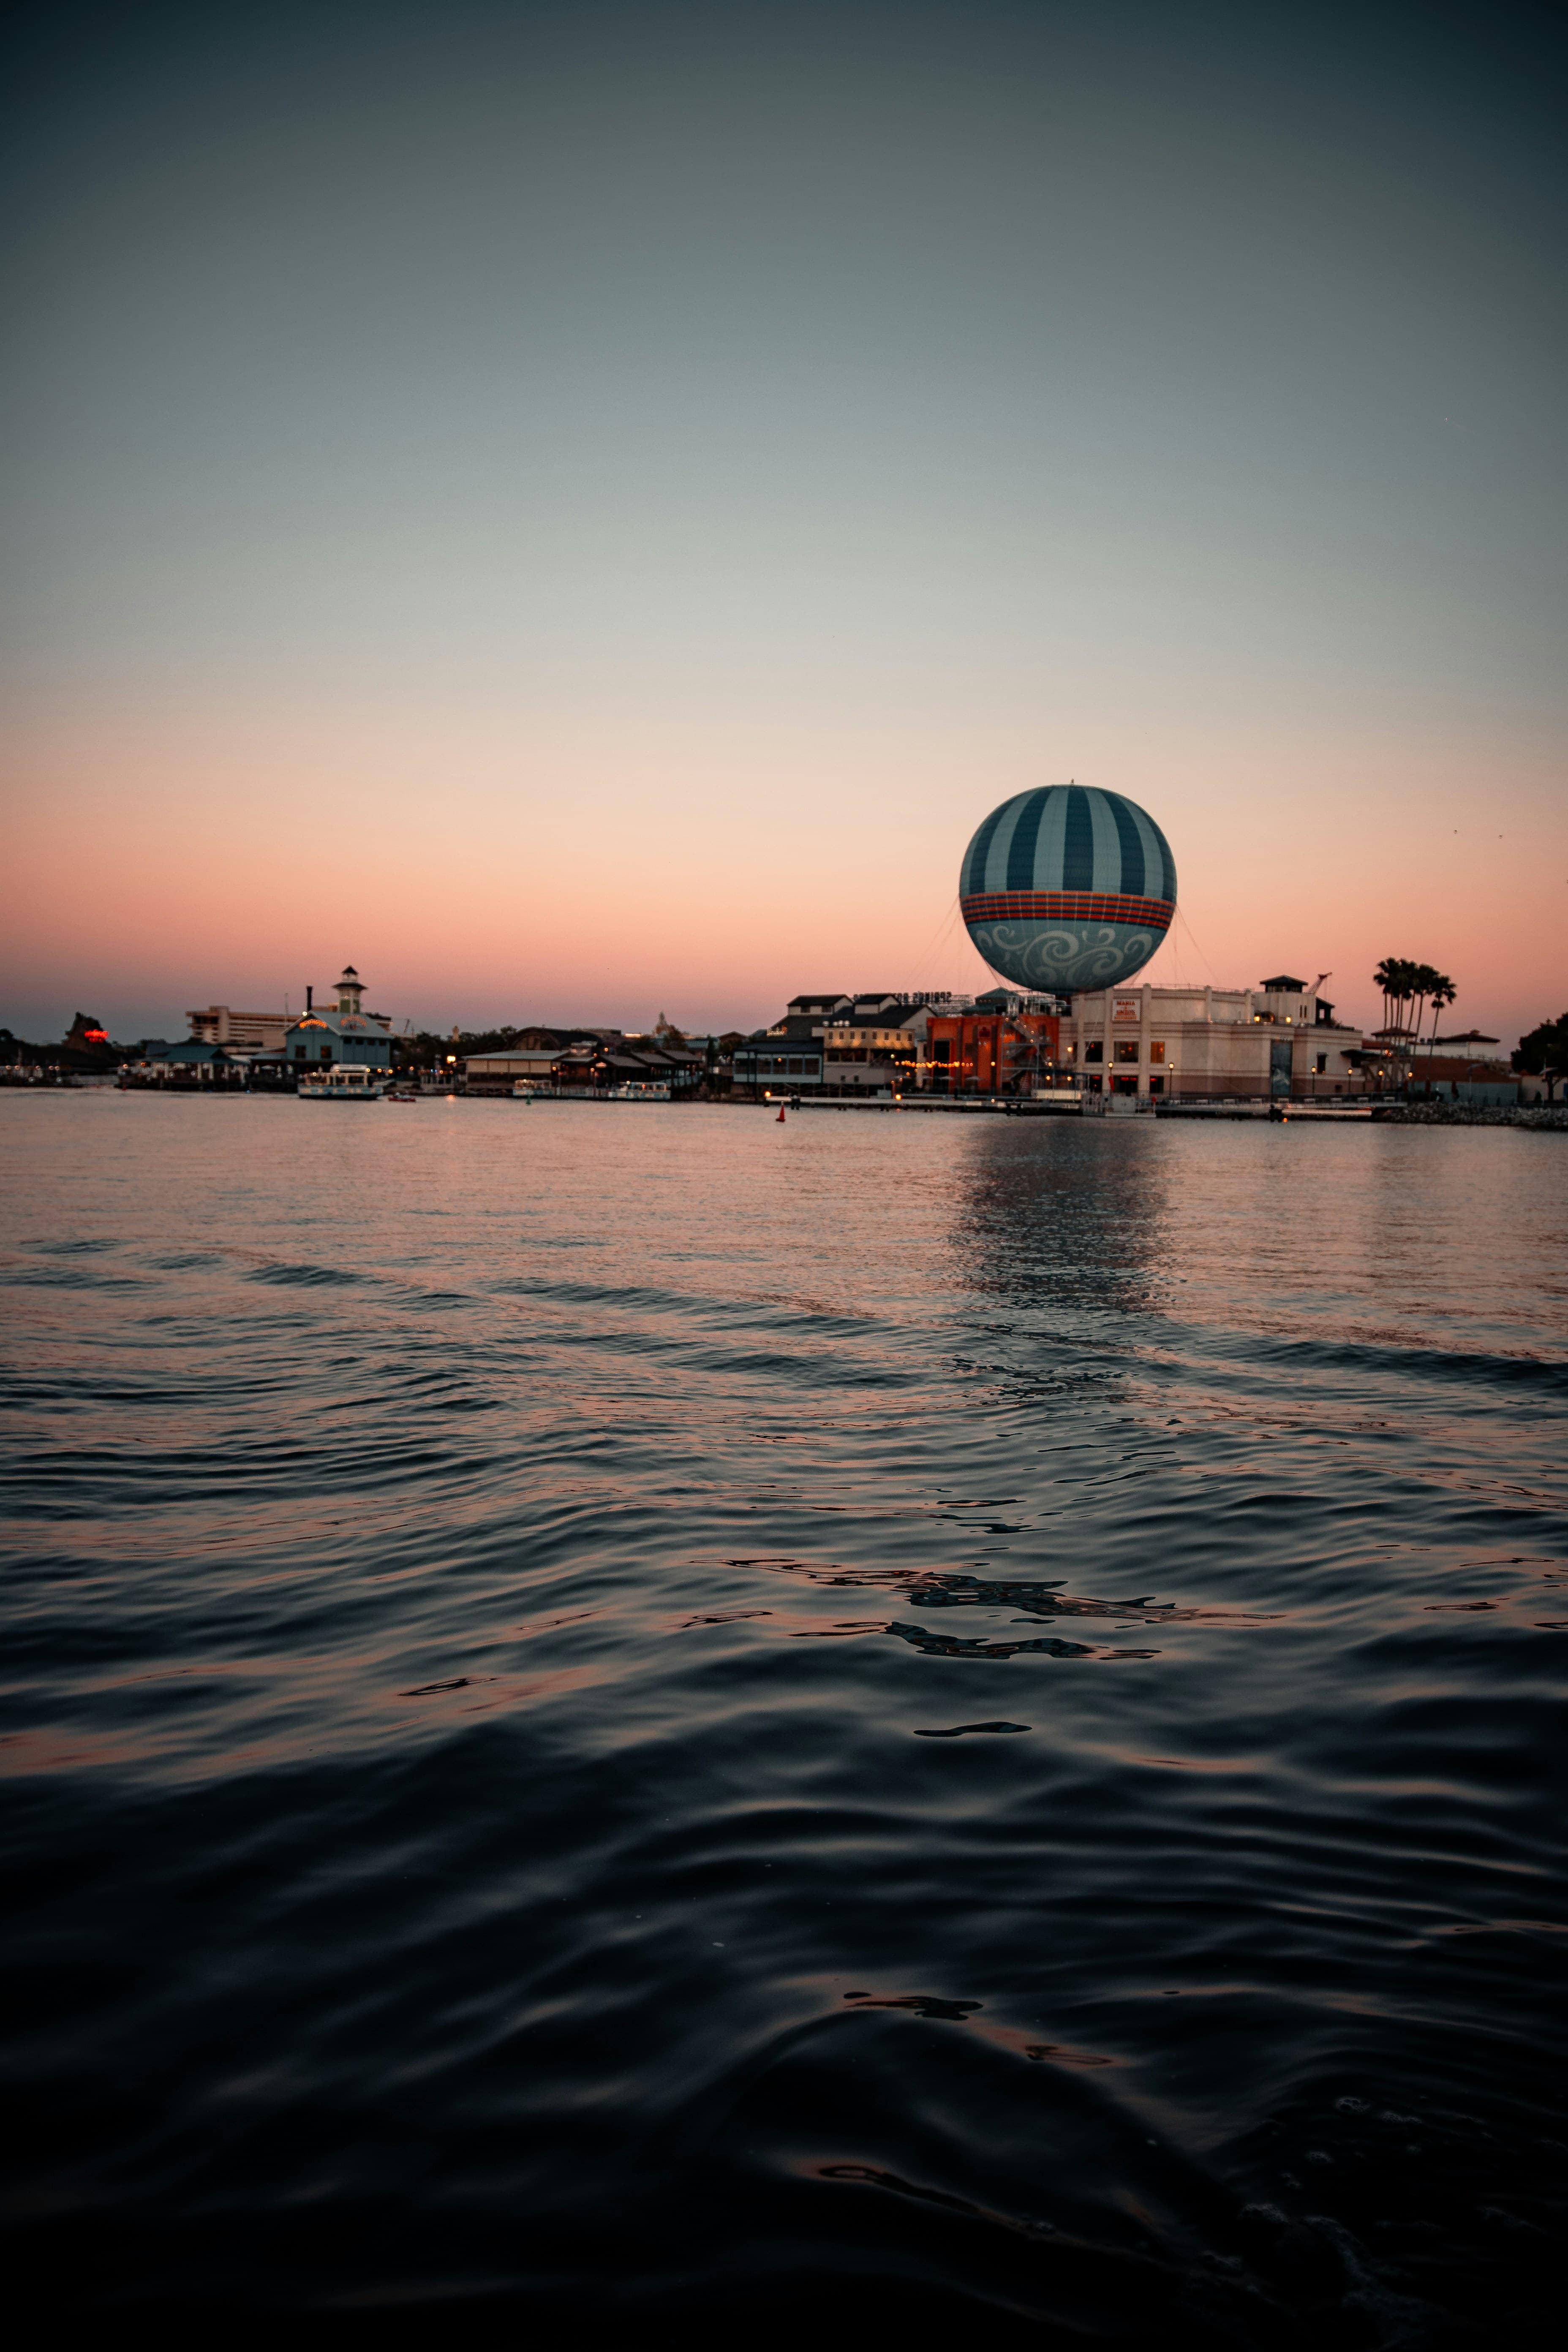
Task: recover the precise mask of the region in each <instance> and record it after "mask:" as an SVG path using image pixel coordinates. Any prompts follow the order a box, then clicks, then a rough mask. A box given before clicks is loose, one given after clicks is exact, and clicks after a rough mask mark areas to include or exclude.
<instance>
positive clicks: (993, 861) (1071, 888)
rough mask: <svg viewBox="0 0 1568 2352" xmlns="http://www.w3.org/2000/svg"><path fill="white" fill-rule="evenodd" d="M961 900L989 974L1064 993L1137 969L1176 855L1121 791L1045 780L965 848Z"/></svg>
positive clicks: (1162, 919) (1154, 940)
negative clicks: (1045, 781) (987, 965)
mask: <svg viewBox="0 0 1568 2352" xmlns="http://www.w3.org/2000/svg"><path fill="white" fill-rule="evenodd" d="M958 891H959V905H960V907H961V908H962V909H963V920H964V923H965V925H966V927H967V929H968V931H969V936H970V938H971V939H972V940H973V941H974V944H975V946H976V947H977V948H978V949H979V950H980V952H981V954H982V955H983V956H984V959H985V961H986V962H987V963H988V964H989V965H990V966H991V968H992V970H993V971H998V972H1000V973H1001V975H1002V977H1003V978H1004V979H1005V980H1010V981H1012V982H1014V984H1015V986H1016V987H1019V988H1028V989H1039V990H1041V991H1044V992H1055V993H1056V994H1058V995H1063V996H1066V995H1070V994H1071V992H1073V990H1075V989H1080V988H1115V987H1117V986H1119V985H1120V983H1121V982H1122V981H1124V980H1129V979H1131V975H1132V974H1133V973H1134V972H1135V971H1141V970H1142V966H1143V965H1144V964H1146V963H1147V962H1148V961H1149V959H1150V957H1151V956H1152V954H1153V952H1154V950H1155V949H1156V948H1157V947H1158V946H1159V944H1160V942H1161V940H1163V938H1164V936H1165V933H1166V931H1167V930H1168V929H1169V928H1170V923H1171V918H1172V916H1173V914H1174V913H1175V911H1176V861H1175V859H1174V858H1173V856H1172V855H1171V846H1170V844H1169V842H1168V841H1167V840H1166V839H1165V836H1164V835H1163V833H1162V832H1161V830H1160V828H1159V826H1158V825H1157V824H1155V822H1154V820H1153V818H1152V816H1150V815H1149V814H1147V812H1146V811H1145V810H1143V809H1141V808H1140V807H1139V806H1138V803H1136V801H1130V800H1125V799H1123V797H1122V795H1121V793H1103V792H1097V791H1095V790H1093V789H1091V788H1090V787H1089V786H1086V785H1082V784H1045V785H1041V786H1039V787H1038V788H1037V789H1036V790H1035V791H1033V792H1027V793H1016V794H1015V795H1014V797H1013V798H1012V799H1011V800H1010V801H1004V802H1003V803H1002V805H1001V807H1000V808H995V809H993V810H992V812H991V814H990V815H989V816H988V817H987V818H986V820H985V822H984V824H983V825H981V827H980V828H979V830H978V832H977V833H976V834H975V835H974V837H973V840H972V841H971V843H970V845H969V847H968V848H967V849H966V850H965V851H964V854H963V866H961V867H960V869H959V882H958Z"/></svg>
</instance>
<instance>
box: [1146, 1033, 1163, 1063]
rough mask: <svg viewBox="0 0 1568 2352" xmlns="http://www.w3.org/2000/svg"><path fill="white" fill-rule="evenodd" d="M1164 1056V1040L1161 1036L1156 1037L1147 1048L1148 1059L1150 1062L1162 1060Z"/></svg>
mask: <svg viewBox="0 0 1568 2352" xmlns="http://www.w3.org/2000/svg"><path fill="white" fill-rule="evenodd" d="M1164 1058H1165V1041H1164V1039H1163V1037H1156V1039H1155V1040H1154V1043H1153V1044H1152V1045H1151V1046H1150V1048H1149V1059H1150V1060H1151V1061H1152V1062H1163V1060H1164Z"/></svg>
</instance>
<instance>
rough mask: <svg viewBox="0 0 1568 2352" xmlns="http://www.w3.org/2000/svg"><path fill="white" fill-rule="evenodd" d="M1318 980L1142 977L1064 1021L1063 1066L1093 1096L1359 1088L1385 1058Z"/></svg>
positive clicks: (1088, 999) (1219, 1095)
mask: <svg viewBox="0 0 1568 2352" xmlns="http://www.w3.org/2000/svg"><path fill="white" fill-rule="evenodd" d="M1323 977H1324V978H1326V977H1327V975H1326V974H1325V975H1323ZM1321 984H1322V982H1321V980H1319V981H1317V982H1313V983H1312V984H1311V985H1310V986H1309V984H1308V982H1306V981H1304V980H1296V979H1293V978H1292V977H1291V976H1290V975H1289V973H1286V972H1281V973H1279V974H1277V975H1276V976H1275V978H1274V979H1272V980H1265V981H1261V982H1259V983H1258V986H1257V987H1256V988H1207V987H1205V988H1155V987H1152V986H1151V985H1149V984H1148V983H1147V982H1145V983H1144V985H1142V987H1138V986H1131V987H1127V988H1107V989H1097V990H1092V991H1087V992H1083V993H1081V994H1079V995H1076V996H1074V997H1073V999H1072V1000H1071V1010H1070V1012H1069V1013H1067V1014H1066V1015H1065V1016H1064V1018H1063V1020H1062V1024H1061V1033H1060V1045H1059V1053H1060V1066H1061V1068H1062V1069H1063V1070H1064V1071H1065V1072H1068V1073H1070V1074H1072V1076H1073V1077H1074V1078H1076V1081H1077V1083H1078V1084H1079V1086H1080V1087H1082V1088H1083V1090H1084V1091H1085V1092H1086V1093H1088V1094H1091V1095H1094V1094H1101V1093H1104V1094H1111V1095H1131V1096H1141V1097H1144V1098H1145V1099H1147V1098H1150V1097H1152V1098H1154V1099H1158V1098H1159V1097H1173V1096H1182V1097H1196V1098H1198V1099H1205V1098H1206V1099H1208V1100H1211V1101H1219V1100H1223V1099H1225V1098H1226V1097H1248V1098H1252V1099H1257V1098H1258V1097H1264V1096H1267V1097H1275V1096H1290V1097H1295V1098H1296V1099H1297V1100H1300V1099H1302V1098H1303V1097H1305V1098H1308V1099H1310V1098H1311V1097H1316V1096H1323V1097H1333V1096H1335V1095H1345V1094H1352V1093H1353V1094H1360V1093H1363V1092H1364V1091H1366V1090H1367V1088H1368V1086H1369V1083H1370V1073H1371V1071H1372V1069H1373V1066H1374V1065H1377V1064H1380V1063H1381V1062H1382V1061H1384V1060H1386V1058H1387V1057H1386V1055H1383V1054H1382V1053H1381V1050H1380V1049H1378V1048H1375V1047H1373V1048H1369V1047H1368V1046H1367V1045H1366V1042H1365V1040H1364V1039H1363V1035H1362V1033H1361V1031H1360V1030H1359V1029H1354V1028H1350V1027H1348V1026H1347V1025H1346V1024H1344V1023H1343V1022H1341V1021H1337V1020H1336V1019H1335V1017H1334V1008H1333V1006H1332V1005H1331V1003H1329V1001H1328V999H1327V998H1326V997H1322V996H1320V995H1319V994H1318V993H1317V991H1318V989H1319V988H1320V987H1321ZM1403 1075H1404V1073H1403V1069H1401V1071H1400V1072H1399V1073H1398V1074H1397V1076H1396V1078H1395V1081H1394V1082H1395V1083H1397V1082H1398V1077H1402V1076H1403Z"/></svg>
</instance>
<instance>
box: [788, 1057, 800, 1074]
mask: <svg viewBox="0 0 1568 2352" xmlns="http://www.w3.org/2000/svg"><path fill="white" fill-rule="evenodd" d="M789 1076H791V1077H792V1078H798V1077H799V1076H800V1055H798V1054H792V1055H790V1057H789Z"/></svg>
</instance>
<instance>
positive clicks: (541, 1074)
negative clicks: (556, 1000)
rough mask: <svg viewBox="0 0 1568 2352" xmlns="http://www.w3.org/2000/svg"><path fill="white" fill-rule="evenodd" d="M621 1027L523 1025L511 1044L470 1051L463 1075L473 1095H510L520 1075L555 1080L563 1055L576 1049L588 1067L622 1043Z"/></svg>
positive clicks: (546, 1082) (546, 1081) (544, 1081)
mask: <svg viewBox="0 0 1568 2352" xmlns="http://www.w3.org/2000/svg"><path fill="white" fill-rule="evenodd" d="M620 1037H621V1032H620V1031H619V1030H618V1029H551V1028H547V1027H545V1026H544V1025H543V1024H539V1023H536V1024H534V1026H533V1027H532V1028H530V1029H520V1030H519V1031H518V1033H517V1034H516V1036H515V1037H514V1038H513V1039H512V1042H511V1044H510V1045H502V1046H493V1047H490V1048H489V1049H488V1050H487V1051H486V1052H484V1053H482V1054H470V1055H468V1060H467V1061H466V1062H465V1063H464V1065H463V1075H464V1078H465V1081H466V1083H467V1087H468V1092H469V1094H471V1095H510V1092H511V1090H512V1088H513V1087H514V1086H515V1085H516V1084H517V1081H518V1080H519V1078H529V1079H531V1080H533V1081H534V1082H535V1083H537V1084H540V1085H545V1086H549V1085H552V1084H553V1083H554V1082H555V1066H556V1064H557V1063H558V1062H559V1061H560V1060H561V1059H562V1056H563V1055H569V1054H573V1053H575V1054H576V1055H577V1056H578V1060H579V1062H580V1063H581V1064H582V1065H583V1066H584V1067H591V1066H592V1064H593V1059H594V1056H595V1054H597V1053H601V1052H602V1051H603V1050H604V1049H605V1047H606V1046H611V1045H618V1044H619V1042H620Z"/></svg>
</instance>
